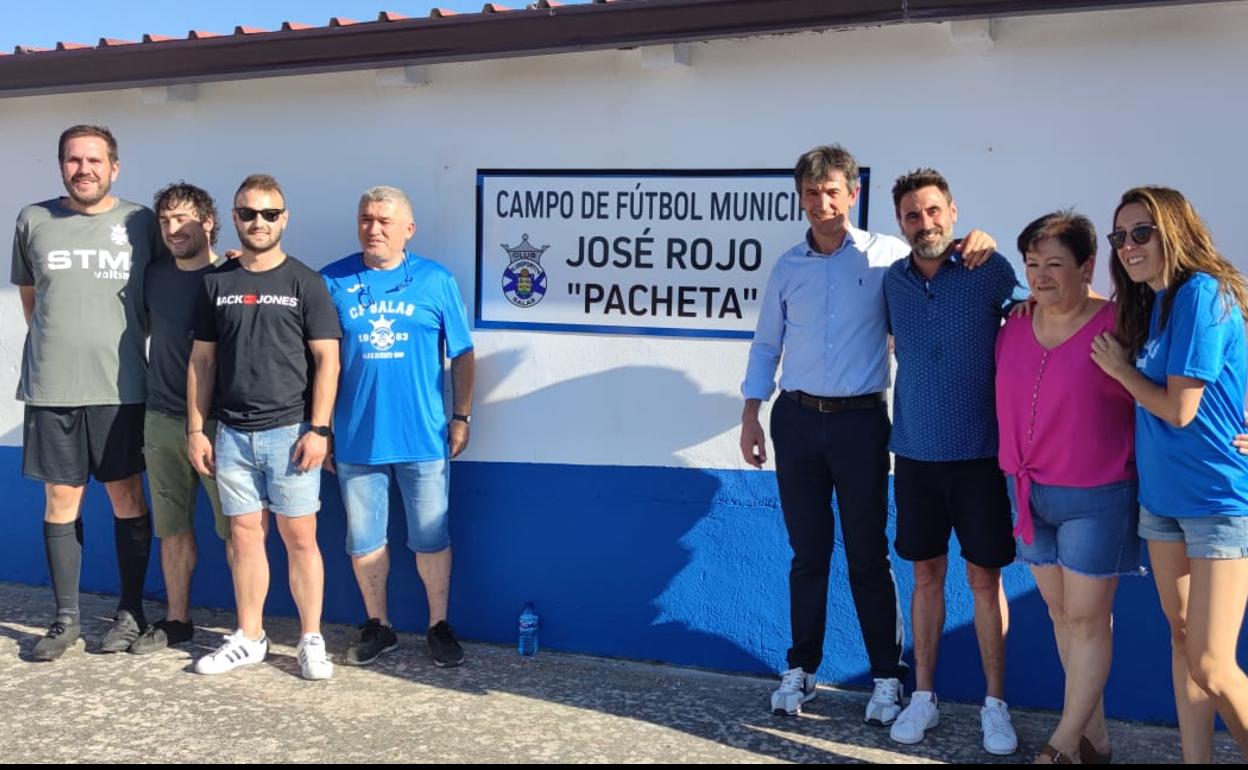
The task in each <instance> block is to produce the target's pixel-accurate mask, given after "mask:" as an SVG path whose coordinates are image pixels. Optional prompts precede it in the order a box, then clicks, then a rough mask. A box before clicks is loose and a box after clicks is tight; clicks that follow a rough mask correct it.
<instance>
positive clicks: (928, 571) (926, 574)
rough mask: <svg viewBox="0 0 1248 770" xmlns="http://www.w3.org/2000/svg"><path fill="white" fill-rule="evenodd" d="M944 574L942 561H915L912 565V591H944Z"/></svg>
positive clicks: (944, 569) (944, 568)
mask: <svg viewBox="0 0 1248 770" xmlns="http://www.w3.org/2000/svg"><path fill="white" fill-rule="evenodd" d="M945 572H946V567H945V564H944V562H943V560H934V559H933V560H928V561H916V562H915V563H914V590H915V591H924V592H930V591H944V590H945Z"/></svg>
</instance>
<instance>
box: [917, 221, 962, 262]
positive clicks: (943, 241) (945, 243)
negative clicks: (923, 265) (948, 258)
mask: <svg viewBox="0 0 1248 770" xmlns="http://www.w3.org/2000/svg"><path fill="white" fill-rule="evenodd" d="M927 235H935V236H936V237H935V239H933V240H924V236H927ZM952 245H953V233H950V232H946V231H944V230H941V229H939V228H932V229H930V230H922V231H920V232H917V233H915V234H914V237H913V238H911V239H910V247H911V248H912V249H914V255H915V256H916V257H918V258H919V259H940V258H941V257H943V256H944V255H945V252H947V251H948V250H949V247H950V246H952Z"/></svg>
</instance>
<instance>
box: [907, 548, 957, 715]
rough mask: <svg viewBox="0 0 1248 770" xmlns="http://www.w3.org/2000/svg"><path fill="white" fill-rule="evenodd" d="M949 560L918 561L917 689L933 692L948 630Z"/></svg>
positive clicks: (913, 608) (914, 606)
mask: <svg viewBox="0 0 1248 770" xmlns="http://www.w3.org/2000/svg"><path fill="white" fill-rule="evenodd" d="M948 568H949V557H947V556H938V557H936V558H935V559H926V560H924V561H916V562H914V596H913V598H911V600H910V621H911V625H913V626H914V681H915V689H917V690H924V691H927V692H932V691H934V690H935V687H936V656H937V653H938V652H939V651H940V636H941V634H942V633H944V630H945V573H946V571H947V570H948Z"/></svg>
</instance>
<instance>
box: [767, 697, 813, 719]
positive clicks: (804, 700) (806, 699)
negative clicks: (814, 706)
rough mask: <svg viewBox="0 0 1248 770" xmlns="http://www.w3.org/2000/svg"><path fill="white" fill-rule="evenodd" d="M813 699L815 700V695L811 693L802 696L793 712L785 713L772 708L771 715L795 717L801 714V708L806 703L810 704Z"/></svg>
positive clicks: (782, 710)
mask: <svg viewBox="0 0 1248 770" xmlns="http://www.w3.org/2000/svg"><path fill="white" fill-rule="evenodd" d="M814 699H815V693H813V692H812V693H811V694H810V695H806V696H803V697H802V702H801V703H799V704H797V708H795V709H794V710H792V711H785V710H784V709H778V708H775V707H772V709H771V713H772V714H773V715H775V716H778V717H795V716H798V715H800V714H801V713H802V706H805V705H806V704H807V703H810V702H811V701H812V700H814Z"/></svg>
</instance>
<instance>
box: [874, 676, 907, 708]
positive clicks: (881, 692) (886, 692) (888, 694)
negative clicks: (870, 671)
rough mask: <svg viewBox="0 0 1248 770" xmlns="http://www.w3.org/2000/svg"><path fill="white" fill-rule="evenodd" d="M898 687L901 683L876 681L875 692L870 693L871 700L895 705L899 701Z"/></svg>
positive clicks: (886, 680)
mask: <svg viewBox="0 0 1248 770" xmlns="http://www.w3.org/2000/svg"><path fill="white" fill-rule="evenodd" d="M900 687H901V682H899V681H898V680H896V679H876V680H875V692H873V693H871V700H878V701H887V702H888V703H896V702H897V701H898V700H899V698H898V697H897V691H898V689H899V688H900Z"/></svg>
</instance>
